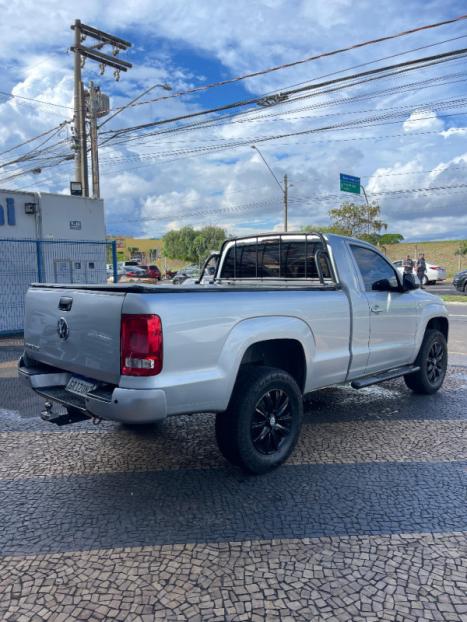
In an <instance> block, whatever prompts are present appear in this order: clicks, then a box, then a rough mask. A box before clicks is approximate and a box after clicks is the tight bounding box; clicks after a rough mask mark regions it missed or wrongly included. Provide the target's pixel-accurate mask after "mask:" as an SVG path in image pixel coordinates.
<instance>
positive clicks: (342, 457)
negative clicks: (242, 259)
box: [0, 415, 467, 480]
mask: <svg viewBox="0 0 467 622" xmlns="http://www.w3.org/2000/svg"><path fill="white" fill-rule="evenodd" d="M186 419H189V420H187V421H182V418H179V417H174V418H173V419H172V420H170V421H167V422H166V423H165V424H163V425H160V426H157V427H156V428H151V429H149V430H148V429H147V428H145V429H143V430H140V431H138V430H137V429H136V430H128V429H123V428H120V429H119V430H117V431H115V430H109V431H108V432H107V433H106V434H93V433H92V432H73V431H70V432H69V433H67V434H56V433H55V432H31V433H28V432H24V433H16V434H12V433H5V432H4V433H0V480H2V479H24V478H29V477H45V476H52V475H61V476H67V475H85V474H89V475H91V474H98V473H118V472H132V471H167V470H172V469H208V468H214V467H216V468H219V467H222V466H225V460H224V459H223V458H222V456H221V455H220V454H219V451H218V450H217V447H216V443H215V438H214V434H213V431H214V425H213V424H214V418H213V416H212V415H194V416H192V417H190V418H186ZM187 427H189V428H190V432H191V433H190V435H189V437H187V434H186V431H187ZM466 447H467V420H466V421H429V422H428V421H390V422H386V421H358V422H348V421H345V422H340V423H317V424H315V425H305V426H304V427H303V429H302V432H301V436H300V440H299V443H298V446H297V448H296V450H295V451H294V453H293V455H292V456H291V457H290V458H289V461H288V463H289V464H296V465H299V464H346V463H348V464H354V463H361V462H388V461H390V462H452V461H453V460H462V459H463V458H464V457H465V456H466V449H465V448H466Z"/></svg>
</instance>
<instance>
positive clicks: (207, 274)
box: [181, 253, 220, 287]
mask: <svg viewBox="0 0 467 622" xmlns="http://www.w3.org/2000/svg"><path fill="white" fill-rule="evenodd" d="M219 257H220V253H211V254H210V255H209V257H208V258H207V259H206V261H205V262H204V266H203V267H202V269H201V272H200V274H199V276H198V278H195V277H188V278H187V279H185V280H184V281H183V283H181V285H183V287H191V286H192V285H208V284H209V283H213V282H214V277H215V275H216V270H217V265H218V263H219Z"/></svg>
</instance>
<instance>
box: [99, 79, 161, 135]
mask: <svg viewBox="0 0 467 622" xmlns="http://www.w3.org/2000/svg"><path fill="white" fill-rule="evenodd" d="M157 88H159V89H164V91H171V90H172V87H171V86H170V84H167V83H165V82H164V83H163V84H153V85H152V86H150V87H149V88H148V89H146V90H145V91H143V92H142V93H140V94H139V95H137V96H136V97H134V98H133V99H132V100H131V101H129V102H128V104H125V106H122V107H121V108H118V109H117V110H116V111H115V112H114V113H113V114H111V115H110V117H107V119H105V121H102V123H101V124H100V125H99V129H100V128H101V127H102V126H103V125H104V124H105V123H108V122H109V121H110V119H113V118H114V117H115V116H116V115H117V114H120V113H121V112H123V111H124V110H126V109H127V108H129V106H132V105H133V104H134V103H135V102H136V101H138V99H141V98H142V97H144V96H145V95H147V94H148V93H150V92H151V91H152V90H153V89H157Z"/></svg>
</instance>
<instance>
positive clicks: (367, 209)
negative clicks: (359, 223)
mask: <svg viewBox="0 0 467 622" xmlns="http://www.w3.org/2000/svg"><path fill="white" fill-rule="evenodd" d="M360 188H361V189H362V190H363V196H364V197H365V201H366V213H367V220H368V223H367V224H368V227H367V233H368V235H370V203H369V202H368V197H367V196H366V190H365V188H364V186H363V185H362V184H360Z"/></svg>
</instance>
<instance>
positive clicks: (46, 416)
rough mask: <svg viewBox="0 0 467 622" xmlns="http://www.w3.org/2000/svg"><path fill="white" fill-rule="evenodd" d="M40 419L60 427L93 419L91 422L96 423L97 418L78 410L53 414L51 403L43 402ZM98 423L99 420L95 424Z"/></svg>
mask: <svg viewBox="0 0 467 622" xmlns="http://www.w3.org/2000/svg"><path fill="white" fill-rule="evenodd" d="M41 419H43V421H47V422H49V423H55V424H56V425H59V426H62V425H69V424H70V423H78V422H79V421H86V420H88V419H93V422H94V423H96V422H95V421H94V419H97V417H92V416H91V415H87V414H86V413H84V412H83V411H81V410H78V408H68V409H67V412H66V413H64V414H59V413H54V412H53V404H52V402H45V404H44V410H42V411H41ZM99 422H100V419H99V421H97V423H99Z"/></svg>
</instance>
